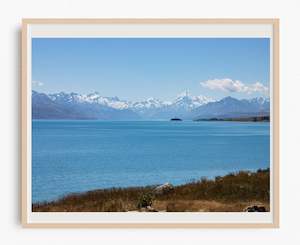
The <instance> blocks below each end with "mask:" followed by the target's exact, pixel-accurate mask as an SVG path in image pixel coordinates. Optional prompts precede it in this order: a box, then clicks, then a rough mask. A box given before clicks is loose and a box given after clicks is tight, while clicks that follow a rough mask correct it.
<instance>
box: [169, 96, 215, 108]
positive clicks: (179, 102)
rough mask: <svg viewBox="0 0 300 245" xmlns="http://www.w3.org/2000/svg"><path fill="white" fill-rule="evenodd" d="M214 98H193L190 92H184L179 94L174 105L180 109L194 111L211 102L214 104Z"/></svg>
mask: <svg viewBox="0 0 300 245" xmlns="http://www.w3.org/2000/svg"><path fill="white" fill-rule="evenodd" d="M214 101H215V100H213V99H212V98H209V97H206V96H203V95H200V96H191V95H189V94H188V92H187V91H186V92H183V93H181V94H179V95H178V96H177V97H176V99H175V100H174V101H173V103H172V105H173V106H175V107H177V108H178V107H179V108H182V109H185V110H192V109H195V108H197V107H199V106H202V105H205V104H207V103H209V102H214Z"/></svg>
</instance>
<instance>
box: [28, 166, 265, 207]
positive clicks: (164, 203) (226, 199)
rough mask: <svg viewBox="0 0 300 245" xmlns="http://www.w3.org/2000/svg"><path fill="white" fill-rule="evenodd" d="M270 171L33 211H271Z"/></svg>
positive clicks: (74, 198)
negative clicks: (260, 207)
mask: <svg viewBox="0 0 300 245" xmlns="http://www.w3.org/2000/svg"><path fill="white" fill-rule="evenodd" d="M269 179H270V174H269V169H265V170H258V171H256V172H248V171H241V172H238V173H232V174H228V175H226V176H223V177H216V178H215V179H213V180H208V179H205V178H203V179H201V180H199V181H195V182H192V183H187V184H184V185H180V186H175V187H172V188H170V189H168V190H166V191H163V192H157V186H147V187H131V188H112V189H102V190H94V191H89V192H85V193H78V194H71V195H68V196H65V197H63V198H61V199H59V200H57V201H53V202H43V203H36V204H33V205H32V210H33V212H126V211H167V212H178V211H180V212H183V211H191V212H192V211H211V212H226V211H227V212H240V211H243V210H244V209H245V208H246V207H247V206H249V205H263V206H264V207H265V208H266V209H267V210H269V198H270V191H269V190H270V185H269Z"/></svg>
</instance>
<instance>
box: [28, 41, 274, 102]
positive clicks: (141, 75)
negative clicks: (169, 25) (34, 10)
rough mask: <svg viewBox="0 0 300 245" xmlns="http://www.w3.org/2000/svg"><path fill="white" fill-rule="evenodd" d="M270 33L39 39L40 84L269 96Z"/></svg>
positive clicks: (137, 95) (141, 92)
mask: <svg viewBox="0 0 300 245" xmlns="http://www.w3.org/2000/svg"><path fill="white" fill-rule="evenodd" d="M269 45H270V44H269V39H267V38H34V39H33V40H32V88H33V89H34V90H37V91H40V92H45V93H53V92H60V91H65V92H77V93H90V92H94V91H98V92H99V93H100V94H101V95H103V96H118V97H119V98H121V99H128V100H133V101H136V100H143V99H146V98H149V97H155V98H158V99H162V100H172V99H174V98H175V97H176V96H177V95H178V94H180V93H181V92H183V91H185V90H188V91H189V92H190V94H192V95H206V96H210V97H213V98H215V99H218V98H222V97H225V96H233V97H236V98H251V97H256V96H268V87H269V79H270V74H269V70H270V63H269V60H270V46H269Z"/></svg>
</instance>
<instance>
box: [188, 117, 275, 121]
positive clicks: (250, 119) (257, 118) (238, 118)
mask: <svg viewBox="0 0 300 245" xmlns="http://www.w3.org/2000/svg"><path fill="white" fill-rule="evenodd" d="M194 121H196V122H199V121H205V122H210V121H221V122H270V116H253V117H228V118H218V117H212V118H200V119H196V120H194Z"/></svg>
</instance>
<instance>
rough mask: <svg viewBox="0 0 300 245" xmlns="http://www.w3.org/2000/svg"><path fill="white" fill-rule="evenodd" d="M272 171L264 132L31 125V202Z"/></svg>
mask: <svg viewBox="0 0 300 245" xmlns="http://www.w3.org/2000/svg"><path fill="white" fill-rule="evenodd" d="M269 165H270V124H269V123H245V122H243V123H239V122H192V121H182V122H168V121H137V122H133V121H128V122H118V121H114V122H107V121H47V120H33V122H32V201H33V202H37V201H45V200H54V199H57V198H59V197H61V196H62V195H65V194H68V193H71V192H82V191H87V190H92V189H99V188H109V187H127V186H143V185H153V184H161V183H165V182H170V183H172V184H175V185H178V184H183V183H186V182H189V181H192V180H196V179H200V178H201V177H204V176H205V177H209V178H210V177H214V176H216V175H224V174H227V173H228V172H236V171H238V170H256V169H258V168H267V167H269Z"/></svg>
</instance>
